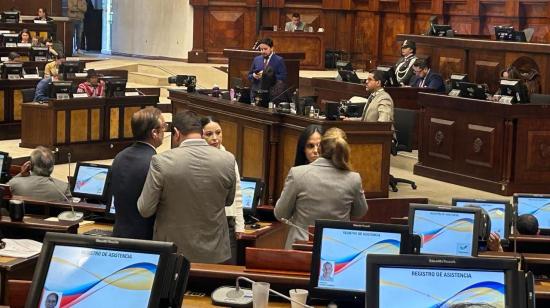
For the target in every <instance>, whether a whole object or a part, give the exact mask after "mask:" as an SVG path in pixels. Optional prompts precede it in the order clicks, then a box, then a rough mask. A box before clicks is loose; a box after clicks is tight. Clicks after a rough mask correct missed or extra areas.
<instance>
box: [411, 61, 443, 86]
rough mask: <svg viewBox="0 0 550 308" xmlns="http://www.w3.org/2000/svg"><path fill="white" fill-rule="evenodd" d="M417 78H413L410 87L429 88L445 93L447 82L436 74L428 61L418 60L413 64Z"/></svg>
mask: <svg viewBox="0 0 550 308" xmlns="http://www.w3.org/2000/svg"><path fill="white" fill-rule="evenodd" d="M413 69H414V74H415V76H414V77H412V78H411V82H410V84H409V85H410V86H411V87H414V88H429V89H434V90H435V91H437V92H445V82H443V78H442V77H441V75H439V74H438V73H436V72H434V71H433V70H432V69H431V68H430V65H429V64H428V61H426V60H425V59H417V60H416V61H414V64H413Z"/></svg>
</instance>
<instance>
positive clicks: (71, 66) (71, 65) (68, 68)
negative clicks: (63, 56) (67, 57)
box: [59, 61, 86, 80]
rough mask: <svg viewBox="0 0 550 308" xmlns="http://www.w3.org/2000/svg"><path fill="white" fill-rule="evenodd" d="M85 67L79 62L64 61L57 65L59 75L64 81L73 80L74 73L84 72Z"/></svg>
mask: <svg viewBox="0 0 550 308" xmlns="http://www.w3.org/2000/svg"><path fill="white" fill-rule="evenodd" d="M85 65H86V64H85V63H84V62H81V61H64V62H63V63H61V64H59V75H62V76H63V79H64V80H67V79H69V78H74V77H75V74H76V73H83V72H84V66H85Z"/></svg>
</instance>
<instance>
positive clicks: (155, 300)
mask: <svg viewBox="0 0 550 308" xmlns="http://www.w3.org/2000/svg"><path fill="white" fill-rule="evenodd" d="M56 246H71V247H83V248H95V249H107V250H123V251H129V252H136V253H150V254H158V255H159V262H158V264H157V272H156V273H155V279H154V281H153V286H152V287H151V295H150V297H149V303H148V307H151V308H152V307H158V306H159V302H160V299H161V296H162V294H163V292H162V289H163V283H164V281H165V279H164V277H163V276H164V275H165V274H166V273H165V270H166V267H167V266H168V264H169V258H170V257H171V255H172V254H173V253H175V252H176V250H177V249H176V246H175V245H174V243H171V242H159V241H145V240H136V239H122V238H109V237H95V236H87V235H76V234H63V233H50V232H48V233H46V236H45V237H44V243H43V245H42V251H41V252H40V255H39V257H38V261H37V263H36V267H35V271H34V275H33V279H32V284H31V287H30V289H29V293H28V296H27V302H26V307H38V306H39V303H40V299H41V297H42V289H43V288H44V283H45V280H46V276H47V274H48V270H49V267H50V260H51V257H52V255H53V251H54V249H55V247H56Z"/></svg>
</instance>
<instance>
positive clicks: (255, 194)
mask: <svg viewBox="0 0 550 308" xmlns="http://www.w3.org/2000/svg"><path fill="white" fill-rule="evenodd" d="M241 194H242V205H243V211H244V212H245V214H249V215H253V214H254V212H255V210H256V206H258V202H259V201H260V198H261V194H262V180H261V179H256V178H247V177H243V178H241Z"/></svg>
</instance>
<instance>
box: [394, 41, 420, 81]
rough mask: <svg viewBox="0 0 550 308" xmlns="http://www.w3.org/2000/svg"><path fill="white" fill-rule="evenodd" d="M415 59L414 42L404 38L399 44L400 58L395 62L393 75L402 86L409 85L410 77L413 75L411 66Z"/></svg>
mask: <svg viewBox="0 0 550 308" xmlns="http://www.w3.org/2000/svg"><path fill="white" fill-rule="evenodd" d="M416 59H417V57H416V43H415V42H414V41H411V40H405V41H404V42H403V45H401V58H399V60H398V61H397V63H395V76H396V77H397V82H398V83H399V84H401V85H402V86H406V85H409V82H410V80H411V77H412V76H413V75H414V71H413V67H412V66H413V64H414V61H416Z"/></svg>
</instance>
